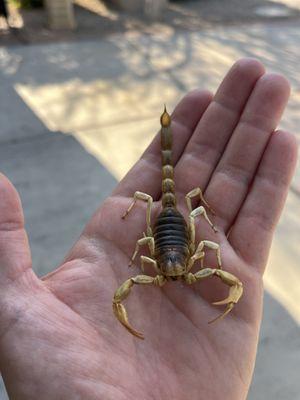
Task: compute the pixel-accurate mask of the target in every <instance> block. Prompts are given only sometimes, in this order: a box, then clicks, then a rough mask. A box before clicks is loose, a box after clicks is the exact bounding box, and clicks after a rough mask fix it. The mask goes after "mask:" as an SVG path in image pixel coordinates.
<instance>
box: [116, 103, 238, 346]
mask: <svg viewBox="0 0 300 400" xmlns="http://www.w3.org/2000/svg"><path fill="white" fill-rule="evenodd" d="M160 122H161V153H162V211H161V213H160V214H159V216H158V217H157V219H156V222H155V225H154V229H153V230H152V227H151V222H150V219H151V207H152V204H153V199H152V197H151V196H150V195H149V194H146V193H142V192H135V193H134V196H133V202H132V203H131V205H130V206H129V208H128V210H127V211H126V212H125V214H124V215H123V217H122V218H123V219H124V218H126V216H127V215H128V214H129V212H130V211H131V210H132V208H133V206H134V205H135V203H136V201H137V200H142V201H145V202H147V212H146V222H147V231H146V232H147V235H145V234H144V237H142V238H141V239H139V240H138V241H137V243H136V247H135V251H134V253H133V256H132V258H131V263H132V262H133V261H134V259H135V257H136V255H137V253H138V251H139V247H140V246H143V245H148V247H149V250H150V257H146V256H141V267H142V270H144V264H145V263H149V264H151V265H152V266H153V268H154V269H155V271H156V272H157V275H156V276H155V277H152V276H148V275H137V276H135V277H132V278H129V279H127V280H126V281H125V282H124V283H123V284H122V285H121V286H120V287H119V288H118V289H117V291H116V292H115V295H114V298H113V311H114V314H115V316H116V317H117V318H118V320H119V321H120V322H121V324H122V325H124V326H125V328H126V329H127V330H128V331H129V332H130V333H132V334H133V335H135V336H137V337H138V338H140V339H144V336H143V334H142V333H140V332H138V331H136V330H135V329H133V328H132V327H131V325H130V324H129V321H128V317H127V312H126V309H125V307H124V306H123V304H122V301H123V300H125V299H126V297H127V296H128V295H129V293H130V291H131V288H132V286H133V285H135V284H142V285H157V286H163V285H164V284H165V283H166V282H167V281H170V280H179V279H180V280H183V281H184V282H186V283H187V284H192V283H194V282H197V281H200V280H202V279H205V278H208V277H211V276H217V277H219V278H220V279H221V280H222V281H223V282H224V283H225V284H227V285H229V286H230V291H229V296H228V297H227V298H226V299H224V300H222V301H218V302H215V303H213V304H214V305H222V304H226V305H227V306H226V309H225V311H224V312H223V313H222V314H221V315H220V316H218V317H217V318H215V319H214V320H212V321H210V322H215V321H216V320H219V319H221V318H223V317H224V316H225V315H226V314H228V313H229V312H230V311H231V310H232V309H233V307H234V305H235V304H236V303H237V302H238V301H239V299H240V297H241V296H242V293H243V285H242V282H241V281H240V280H239V279H238V278H236V277H235V276H234V275H232V274H230V273H229V272H226V271H223V270H222V267H221V253H220V245H219V244H217V243H215V242H212V241H209V240H202V241H200V243H199V244H198V246H197V248H196V246H195V218H196V217H198V216H202V217H204V219H205V220H206V221H207V222H208V224H209V225H210V226H211V228H212V229H213V230H214V231H215V232H217V229H216V228H215V226H214V225H213V224H212V222H211V221H210V219H209V218H208V216H207V213H206V211H205V208H204V207H203V206H200V207H197V208H195V209H194V210H193V209H192V202H191V199H192V198H193V197H198V196H199V197H200V200H201V202H202V203H203V204H204V205H205V206H206V207H207V208H208V209H209V210H210V211H211V212H212V213H213V210H212V209H211V208H210V206H209V205H208V204H207V202H206V201H205V199H204V197H203V194H202V191H201V189H200V188H199V187H198V188H195V189H193V190H192V191H190V192H189V193H188V194H187V195H186V196H185V198H186V203H187V207H188V209H189V218H188V224H187V223H186V221H185V219H184V217H183V216H182V214H181V213H180V212H179V211H178V210H177V208H176V197H175V184H174V180H173V175H174V168H173V165H172V135H171V117H170V115H169V114H168V113H167V111H166V107H165V109H164V112H163V114H162V116H161V118H160ZM204 248H208V249H212V250H214V251H215V252H216V257H217V268H204V266H203V260H204V257H205V251H204ZM196 260H200V261H201V268H200V270H199V271H198V272H196V273H192V272H190V271H191V269H192V267H193V264H194V263H195V261H196Z"/></svg>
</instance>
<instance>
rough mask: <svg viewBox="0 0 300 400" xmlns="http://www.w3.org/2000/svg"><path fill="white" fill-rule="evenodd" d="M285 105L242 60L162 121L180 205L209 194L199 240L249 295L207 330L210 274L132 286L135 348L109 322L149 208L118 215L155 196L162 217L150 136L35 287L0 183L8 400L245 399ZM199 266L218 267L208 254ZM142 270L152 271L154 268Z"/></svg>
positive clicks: (279, 203) (15, 204)
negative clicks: (218, 254)
mask: <svg viewBox="0 0 300 400" xmlns="http://www.w3.org/2000/svg"><path fill="white" fill-rule="evenodd" d="M288 97H289V84H288V82H287V81H286V79H285V78H284V77H282V76H280V75H275V74H266V73H265V71H264V67H263V66H262V65H261V64H260V63H259V62H258V61H255V60H251V59H243V60H240V61H238V62H237V63H236V64H235V65H234V66H233V67H232V68H231V70H230V71H229V72H228V74H227V75H226V76H225V78H224V80H223V82H222V83H221V85H220V87H219V89H218V90H217V93H216V94H215V96H214V97H212V95H211V94H210V93H208V92H206V91H199V90H196V91H194V92H192V93H189V94H188V95H187V96H186V97H184V98H183V100H181V102H180V103H179V104H178V106H177V107H176V109H175V111H174V113H173V116H172V118H173V123H172V129H173V133H174V162H175V164H176V167H175V182H176V189H177V193H178V203H179V210H181V211H182V212H183V213H184V215H187V211H186V206H185V204H184V195H185V194H186V193H187V192H188V191H190V190H191V189H192V188H194V187H196V186H200V187H201V188H202V189H203V190H205V198H206V200H207V201H208V202H209V204H210V205H211V206H212V207H213V208H214V210H215V212H216V214H217V215H216V216H215V217H213V216H211V219H212V220H213V221H214V224H215V225H216V226H217V227H218V229H219V232H218V233H217V234H215V233H214V232H212V230H211V228H210V227H209V226H208V225H207V223H206V222H205V221H203V222H202V221H201V222H200V223H199V224H198V229H197V231H198V233H199V231H200V232H201V235H199V237H197V240H199V239H200V237H201V238H205V239H209V240H214V241H216V242H218V243H220V244H221V251H222V261H223V268H224V269H225V270H227V271H229V272H231V273H233V274H235V275H236V276H238V277H239V279H240V280H241V281H242V282H243V284H244V288H245V291H244V294H243V297H242V298H241V300H240V302H239V303H238V304H237V305H236V307H235V308H234V310H233V311H232V312H231V314H229V315H228V316H227V317H226V318H225V319H224V320H222V321H220V322H218V323H216V324H215V325H214V324H213V325H208V324H207V321H209V320H211V319H212V318H214V317H215V316H217V315H218V314H219V313H220V312H221V310H222V307H220V306H219V307H216V306H212V305H211V304H210V303H211V301H215V300H220V299H222V298H223V297H225V296H226V294H227V291H228V287H226V286H225V285H224V284H222V283H220V282H219V281H218V279H217V278H212V279H208V280H207V281H205V282H199V283H196V284H194V285H192V286H188V285H184V284H183V283H182V282H169V283H167V284H166V285H165V286H164V287H163V288H157V287H150V286H143V287H136V286H135V287H134V288H133V290H132V293H131V295H130V296H129V298H128V300H127V301H126V307H127V309H128V311H129V318H130V321H131V323H132V325H133V326H134V327H135V328H137V329H138V330H140V331H141V332H143V333H144V334H145V337H146V339H145V340H144V341H142V340H139V339H137V338H135V337H133V336H131V335H130V334H129V333H128V332H127V331H126V330H125V329H124V328H123V327H122V326H121V324H119V322H118V321H117V320H116V319H115V317H114V316H113V313H112V307H111V301H112V297H113V294H114V291H115V290H116V288H117V287H118V286H119V285H120V284H121V283H122V282H123V281H125V280H126V279H127V278H128V277H130V276H134V275H137V274H138V273H140V270H139V268H138V265H139V263H138V261H137V265H134V266H133V267H132V268H131V269H128V268H127V265H128V262H129V257H130V256H131V255H132V252H133V249H134V245H135V242H136V240H137V239H138V238H140V237H142V232H143V230H144V229H145V208H146V207H145V206H146V205H145V204H144V203H142V202H139V205H138V206H136V208H135V209H134V210H133V211H132V213H131V214H130V215H129V216H128V218H127V219H126V220H125V221H123V220H121V215H122V214H123V213H124V211H125V210H126V209H127V208H128V206H129V203H130V202H131V197H132V195H133V193H134V191H135V190H140V191H143V192H146V193H149V194H150V195H152V196H153V198H154V200H155V201H156V203H155V206H154V214H155V213H157V212H158V210H159V204H158V203H157V201H158V200H159V198H160V185H161V181H160V177H161V171H160V153H159V139H158V138H156V139H154V141H153V143H152V144H151V145H150V147H149V148H148V149H147V150H146V152H145V153H144V155H143V156H142V158H141V160H139V161H138V162H137V164H136V165H135V166H134V167H133V169H132V170H131V171H130V172H129V173H128V174H127V176H126V177H125V178H124V179H123V180H122V182H120V184H119V185H118V186H117V188H116V189H115V191H114V192H113V194H112V195H111V197H109V198H108V199H107V200H106V201H105V202H104V204H103V205H102V206H101V207H100V208H99V209H98V210H97V211H96V213H95V214H94V216H93V217H92V219H91V220H90V221H89V222H88V224H87V226H86V228H85V230H84V232H83V233H82V235H81V237H80V238H79V240H78V242H77V243H76V244H75V245H74V247H73V248H72V249H71V250H70V252H69V253H68V255H67V256H66V258H65V260H64V261H63V263H62V264H61V266H60V267H59V268H58V269H56V270H55V271H53V272H52V273H50V274H49V275H47V276H46V277H44V278H43V279H42V280H40V279H39V278H37V276H36V275H35V274H34V272H33V271H32V269H31V257H30V249H29V245H28V241H27V236H26V232H25V230H24V222H23V213H22V207H21V203H20V200H19V197H18V194H17V191H16V190H15V189H14V187H13V186H12V184H11V183H10V182H9V181H8V179H7V178H5V177H4V176H3V175H1V177H0V293H1V296H0V354H1V357H0V368H1V373H2V375H3V379H4V381H5V385H6V388H7V390H8V393H9V396H10V398H11V399H30V400H34V399H41V398H42V399H43V400H48V399H55V400H58V399H105V400H109V399H114V400H116V399H122V400H125V399H145V400H148V399H149V400H150V399H151V400H153V399H167V398H172V399H174V400H181V399H186V398H189V399H190V400H196V399H203V398H205V399H206V400H210V399H213V400H217V399H223V400H226V399H228V400H229V399H230V400H234V399H238V400H241V399H245V398H246V396H247V392H248V388H249V385H250V382H251V378H252V373H253V368H254V362H255V356H256V349H257V341H258V334H259V328H260V322H261V310H262V301H263V286H262V274H263V272H264V268H265V265H266V262H267V258H268V254H269V248H270V244H271V240H272V237H273V233H274V229H275V227H276V224H277V221H278V218H279V216H280V213H281V211H282V208H283V205H284V202H285V198H286V195H287V191H288V186H289V184H290V181H291V177H292V175H293V170H294V167H295V163H296V152H297V145H296V141H295V139H294V137H293V136H292V135H291V134H290V133H288V132H283V131H276V126H277V124H278V122H279V120H280V117H281V115H282V112H283V110H284V108H285V106H286V103H287V100H288ZM229 232H230V234H229V236H228V239H227V237H226V235H227V234H228V233H229ZM143 253H144V254H146V249H145V251H144V252H143ZM137 260H138V259H137ZM205 264H206V265H207V266H215V265H216V260H215V255H214V254H213V252H212V251H208V252H207V257H206V261H205ZM198 268H199V266H198ZM195 270H197V266H196V269H195ZM146 272H147V273H149V274H152V271H151V268H150V270H149V271H146Z"/></svg>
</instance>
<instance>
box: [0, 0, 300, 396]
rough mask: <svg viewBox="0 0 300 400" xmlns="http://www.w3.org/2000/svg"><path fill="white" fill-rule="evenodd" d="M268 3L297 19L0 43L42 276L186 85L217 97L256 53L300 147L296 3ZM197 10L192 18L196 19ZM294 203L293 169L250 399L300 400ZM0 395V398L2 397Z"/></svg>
mask: <svg viewBox="0 0 300 400" xmlns="http://www.w3.org/2000/svg"><path fill="white" fill-rule="evenodd" d="M178 3H179V2H177V3H173V4H177V6H178ZM201 3H202V2H201ZM217 3H218V2H217V1H212V4H213V5H216V4H217ZM219 3H220V2H219ZM252 3H253V2H252ZM257 3H259V2H257ZM260 3H261V2H260ZM263 3H268V2H263ZM272 3H274V4H275V3H281V6H282V7H283V6H284V7H285V8H287V9H290V8H292V10H293V13H292V17H291V18H282V17H276V16H275V17H274V16H273V17H272V18H271V19H270V21H269V20H268V19H267V18H265V17H264V19H263V20H260V19H253V20H252V21H250V22H249V21H248V22H247V23H245V21H244V20H243V21H242V23H240V24H239V23H236V22H235V23H224V24H222V23H221V22H220V21H218V22H216V23H214V22H212V23H211V25H209V26H205V27H202V28H201V27H199V26H197V27H196V28H193V29H190V28H191V26H190V25H189V28H187V27H185V26H184V25H183V26H180V27H178V26H174V24H167V23H164V22H160V23H154V24H149V25H148V26H147V27H145V26H144V27H143V29H138V28H137V27H136V26H134V27H133V28H130V29H129V28H128V27H126V29H125V28H124V30H123V31H122V32H119V31H118V30H117V31H115V32H113V33H112V32H109V33H107V34H106V35H96V36H95V37H90V36H85V35H83V36H82V37H80V38H78V40H75V39H76V38H75V39H74V37H72V40H69V37H67V38H65V40H63V37H62V38H60V40H59V41H54V42H51V41H49V40H47V41H43V40H41V41H38V40H37V42H36V43H34V44H29V45H26V46H24V45H20V44H17V43H15V42H13V43H12V42H8V43H5V45H3V46H1V45H0V87H1V91H0V118H1V133H0V169H1V171H2V172H3V173H5V174H6V175H7V176H8V177H9V178H10V179H11V180H12V182H13V183H14V184H15V186H16V187H17V189H18V190H19V192H20V194H21V198H22V202H23V206H24V211H25V217H26V227H27V230H28V233H29V239H30V244H31V247H32V255H33V266H34V269H35V271H36V272H37V274H38V275H43V274H45V273H47V272H48V271H50V270H52V269H53V268H54V267H55V266H56V265H58V264H59V263H60V262H61V260H62V259H63V257H64V254H65V253H66V251H67V249H68V248H69V247H70V246H71V245H72V244H73V243H74V241H75V240H76V238H77V237H78V236H79V234H80V232H81V230H82V228H83V227H84V225H85V223H86V222H87V220H88V219H89V217H90V216H91V214H92V213H93V212H94V210H95V209H96V208H97V206H98V205H99V204H100V203H101V202H102V201H103V200H104V199H105V197H107V196H108V195H109V193H110V192H111V190H112V188H113V187H114V186H115V184H116V182H117V181H118V180H119V179H120V178H122V176H124V174H125V173H126V171H127V170H128V169H129V168H130V166H131V165H133V163H134V162H135V161H136V160H137V158H138V157H139V156H140V154H141V153H142V151H143V150H144V148H145V147H146V146H147V144H148V143H149V142H150V140H151V139H152V137H153V135H154V134H155V132H156V131H157V130H158V117H157V116H159V115H160V112H161V107H162V103H163V102H166V103H167V104H168V107H169V108H170V109H172V107H173V106H174V105H175V104H176V103H177V102H178V100H179V99H180V98H181V97H182V95H183V94H185V93H186V92H187V91H189V90H191V89H194V88H196V87H201V88H206V89H210V90H213V91H214V90H215V89H216V88H217V86H218V84H219V83H220V80H221V78H222V77H223V75H224V74H225V72H226V71H227V69H228V68H229V67H230V66H231V65H232V64H233V62H234V61H235V60H236V59H238V58H240V57H244V56H250V57H255V58H257V59H259V60H260V61H262V62H263V63H264V64H265V65H266V67H267V69H268V70H269V71H275V72H280V73H282V74H284V75H285V76H286V77H287V78H288V79H289V80H290V82H291V85H292V95H291V100H290V103H289V106H288V108H287V110H286V112H285V115H284V117H283V121H282V123H281V127H282V128H284V129H289V130H291V131H292V132H294V133H295V134H296V135H297V137H298V139H300V134H299V131H297V130H298V127H299V126H300V113H299V111H298V110H299V109H300V72H299V64H300V54H299V43H300V25H299V20H298V18H296V17H297V15H296V14H295V13H294V11H295V10H296V11H297V10H298V9H299V7H298V9H296V8H295V7H296V6H295V5H296V4H297V2H296V1H295V2H294V3H293V0H286V1H285V2H278V1H277V2H275V1H274V2H272ZM283 3H285V4H283ZM288 3H289V4H288ZM292 3H293V4H292ZM194 4H195V3H191V5H190V8H188V10H189V12H190V14H189V17H188V18H194V19H195V18H196V15H197V13H196V11H197V10H196V11H195V9H194V8H193V7H195V5H194ZM261 6H262V4H258V5H257V7H261ZM263 6H266V4H263ZM249 7H250V6H249ZM246 8H247V7H246ZM249 9H250V8H249ZM195 13H196V14H195ZM181 14H183V13H181ZM191 15H192V17H191ZM274 18H275V19H274ZM189 21H191V19H189ZM66 188H67V190H66ZM299 196H300V169H299V167H298V169H297V172H296V175H295V178H294V180H293V184H292V188H291V190H290V193H289V196H288V201H287V204H286V207H285V211H284V214H283V216H282V218H281V221H280V224H279V226H278V229H277V232H276V236H275V239H274V242H273V246H272V251H271V257H270V261H269V266H268V269H267V273H266V276H265V287H266V295H265V306H264V318H263V324H262V330H261V335H260V343H259V350H258V357H257V362H256V368H255V373H254V379H253V382H252V386H251V389H250V393H249V396H248V399H249V400H262V399H264V400H265V399H274V400H279V399H280V400H281V399H283V398H284V399H285V400H298V399H300V382H299V371H300V346H299V345H300V335H299V322H300V290H299V284H300V269H299V265H298V260H299V258H300V257H299V256H300V250H299V246H298V242H297V239H298V238H299V228H300V218H299V206H300V200H299V199H300V197H299ZM70 205H71V206H70ZM2 391H3V394H2V395H0V400H3V399H7V397H6V395H5V393H4V389H2Z"/></svg>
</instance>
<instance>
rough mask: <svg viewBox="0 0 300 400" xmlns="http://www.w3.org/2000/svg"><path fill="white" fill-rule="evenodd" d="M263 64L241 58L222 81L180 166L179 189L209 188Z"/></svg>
mask: <svg viewBox="0 0 300 400" xmlns="http://www.w3.org/2000/svg"><path fill="white" fill-rule="evenodd" d="M263 74H264V67H263V65H262V64H261V63H260V62H258V61H256V60H253V59H242V60H239V61H237V62H236V63H235V64H234V65H233V67H232V68H231V69H230V70H229V72H228V73H227V75H226V76H225V78H224V80H223V82H222V83H221V85H220V87H219V89H218V91H217V93H216V95H215V96H214V99H213V101H212V102H211V104H210V105H209V106H208V108H207V110H206V111H205V113H204V114H203V117H202V118H201V120H200V122H199V124H198V125H197V127H196V129H195V132H194V134H193V136H192V138H191V140H190V141H189V143H188V145H187V147H186V149H185V151H184V153H183V155H182V157H181V159H180V161H179V162H178V164H177V166H176V170H175V173H176V178H177V182H176V183H177V190H178V191H179V192H180V193H182V194H186V193H187V192H189V191H190V190H191V189H193V188H194V187H198V186H200V187H201V189H202V190H204V189H205V187H206V185H207V183H208V181H209V179H210V176H211V174H212V172H213V170H214V168H215V166H216V165H217V163H218V161H219V159H220V157H221V155H222V153H223V151H224V148H225V146H226V144H227V142H228V140H229V139H230V137H231V135H232V132H233V130H234V128H235V127H236V125H237V123H238V121H239V118H240V115H241V113H242V111H243V109H244V106H245V104H246V102H247V100H248V98H249V96H250V94H251V92H252V90H253V87H254V86H255V84H256V82H257V80H258V79H259V78H260V77H261V76H262V75H263Z"/></svg>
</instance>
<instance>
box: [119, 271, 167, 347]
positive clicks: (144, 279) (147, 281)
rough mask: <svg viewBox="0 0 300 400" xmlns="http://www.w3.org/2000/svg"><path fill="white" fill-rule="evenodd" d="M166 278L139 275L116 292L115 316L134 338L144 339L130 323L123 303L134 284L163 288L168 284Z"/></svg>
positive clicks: (127, 281)
mask: <svg viewBox="0 0 300 400" xmlns="http://www.w3.org/2000/svg"><path fill="white" fill-rule="evenodd" d="M166 281H167V280H166V278H165V277H164V276H163V275H157V276H155V277H154V278H153V277H152V276H147V275H137V276H135V277H133V278H129V279H127V280H126V281H125V282H124V283H123V284H122V285H121V286H120V287H119V289H117V290H116V292H115V295H114V298H113V311H114V314H115V316H116V317H117V318H118V320H119V321H120V322H121V324H122V325H123V326H125V328H126V329H127V330H128V331H129V332H130V333H131V334H132V335H134V336H136V337H138V338H140V339H144V336H143V334H142V333H140V332H138V331H136V330H135V329H133V328H132V327H131V325H130V324H129V321H128V316H127V312H126V309H125V307H124V306H123V304H122V301H123V300H125V299H126V297H128V295H129V293H130V291H131V288H132V286H133V285H134V284H138V285H157V286H163V285H164V284H165V283H166Z"/></svg>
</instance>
